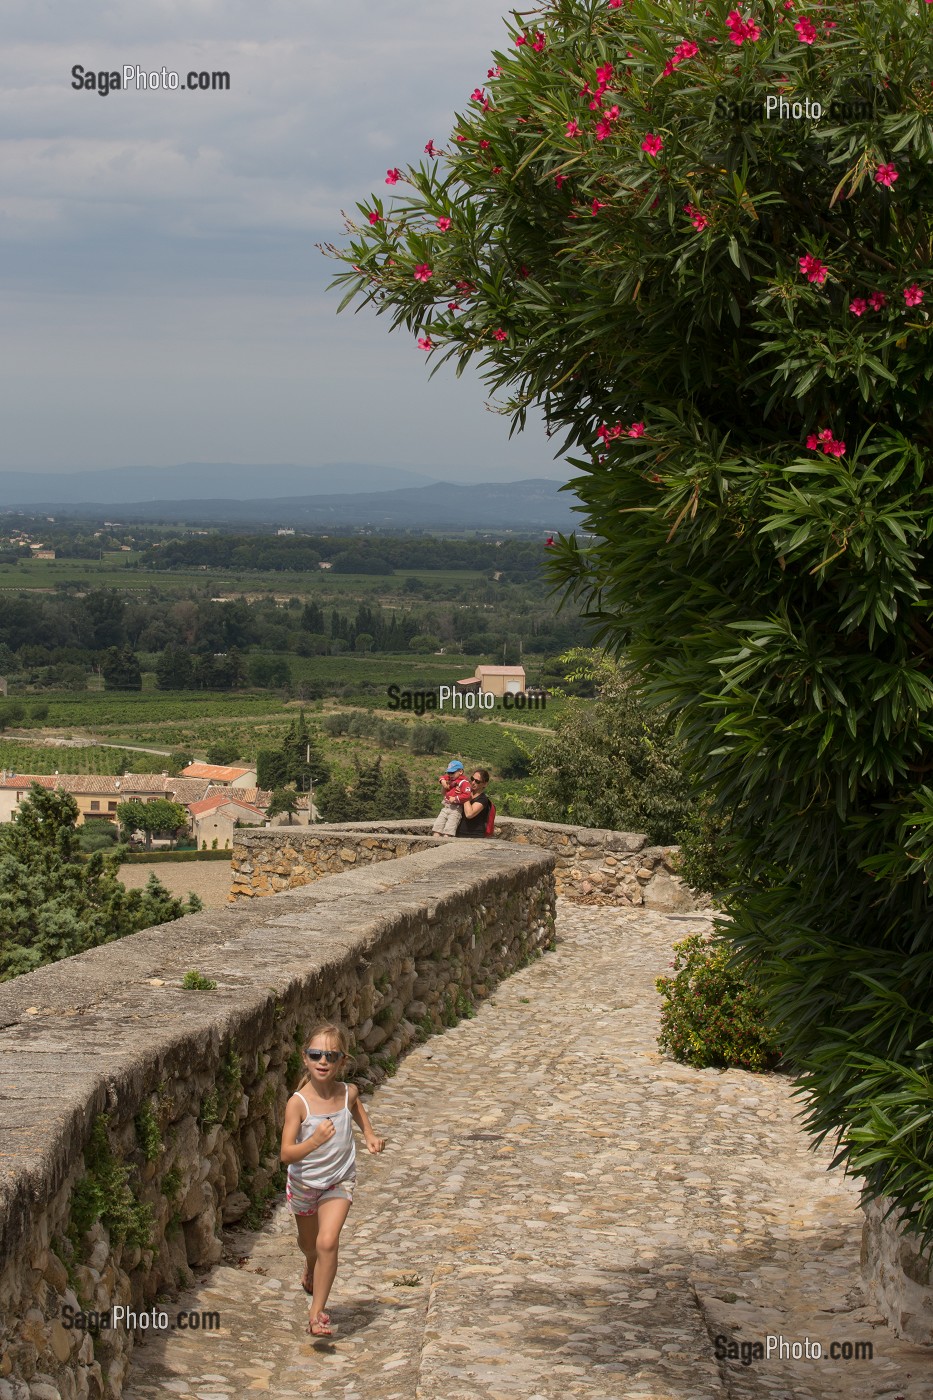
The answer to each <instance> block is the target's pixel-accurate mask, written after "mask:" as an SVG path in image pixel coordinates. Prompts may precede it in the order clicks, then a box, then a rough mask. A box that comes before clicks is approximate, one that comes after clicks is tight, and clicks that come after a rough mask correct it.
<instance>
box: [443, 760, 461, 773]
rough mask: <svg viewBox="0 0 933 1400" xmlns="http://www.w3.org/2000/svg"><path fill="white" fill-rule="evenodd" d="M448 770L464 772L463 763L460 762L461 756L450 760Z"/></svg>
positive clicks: (449, 771)
mask: <svg viewBox="0 0 933 1400" xmlns="http://www.w3.org/2000/svg"><path fill="white" fill-rule="evenodd" d="M447 772H448V773H462V772H463V764H462V763H461V762H460V760H459V758H452V759H451V760H450V762H449V763H448V765H447Z"/></svg>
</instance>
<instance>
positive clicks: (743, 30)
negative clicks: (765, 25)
mask: <svg viewBox="0 0 933 1400" xmlns="http://www.w3.org/2000/svg"><path fill="white" fill-rule="evenodd" d="M726 28H727V29H728V30H729V38H730V39H731V41H732V43H733V44H735V46H736V48H741V47H742V45H743V44H744V43H745V40H746V39H747V40H748V41H749V43H755V41H756V40H758V39H760V38H761V30H760V29H759V27H758V25H757V24H756V23H755V21H754V20H753V19H749V20H745V19H743V18H742V16H741V15H740V14H739V12H738V10H730V11H729V14H728V16H727V18H726Z"/></svg>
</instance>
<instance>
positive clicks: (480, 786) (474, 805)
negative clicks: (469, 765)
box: [457, 768, 492, 837]
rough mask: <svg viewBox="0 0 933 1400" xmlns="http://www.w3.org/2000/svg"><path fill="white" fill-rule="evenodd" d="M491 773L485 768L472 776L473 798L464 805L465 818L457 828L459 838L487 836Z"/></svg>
mask: <svg viewBox="0 0 933 1400" xmlns="http://www.w3.org/2000/svg"><path fill="white" fill-rule="evenodd" d="M488 782H489V773H488V771H487V770H486V769H485V768H474V769H473V770H472V774H471V776H470V788H471V790H472V794H473V795H472V797H468V798H467V800H466V801H465V802H464V804H463V817H462V819H461V821H460V825H459V826H458V827H457V835H458V836H474V837H475V836H485V835H486V823H487V822H488V820H489V808H490V807H491V805H492V804H491V802H490V801H489V798H488V797H487V796H486V784H487V783H488Z"/></svg>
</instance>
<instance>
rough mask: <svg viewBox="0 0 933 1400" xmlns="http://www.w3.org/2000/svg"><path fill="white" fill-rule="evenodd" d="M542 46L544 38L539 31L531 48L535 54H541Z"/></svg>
mask: <svg viewBox="0 0 933 1400" xmlns="http://www.w3.org/2000/svg"><path fill="white" fill-rule="evenodd" d="M544 45H545V38H544V35H543V34H542V33H541V30H540V29H539V30H538V32H537V34H536V35H535V41H534V43H533V44H532V46H531V47H532V48H533V49H534V51H535V53H543V52H544Z"/></svg>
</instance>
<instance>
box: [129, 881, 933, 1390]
mask: <svg viewBox="0 0 933 1400" xmlns="http://www.w3.org/2000/svg"><path fill="white" fill-rule="evenodd" d="M703 925H704V920H703V918H702V917H700V916H693V917H689V918H684V917H682V916H681V917H679V918H675V917H673V916H665V915H660V914H650V913H644V912H640V911H639V912H636V911H624V910H618V909H609V908H587V907H581V906H579V905H571V904H566V903H562V904H561V905H560V907H559V916H558V938H559V942H558V947H557V950H556V952H554V953H550V954H547V955H546V956H545V957H543V958H542V959H541V960H539V961H538V962H536V963H533V964H532V965H531V966H529V967H527V968H525V969H524V970H522V971H521V972H519V973H517V974H515V975H514V976H513V977H511V978H509V979H508V980H507V981H506V982H504V983H502V985H501V986H500V987H499V988H498V989H497V990H496V992H495V993H494V994H493V996H492V997H491V998H490V999H489V1000H488V1001H487V1002H485V1003H484V1004H483V1006H482V1007H481V1008H480V1009H479V1010H478V1012H477V1015H476V1017H475V1018H474V1019H472V1020H468V1021H464V1022H461V1023H460V1024H459V1025H458V1026H456V1027H454V1028H453V1029H452V1030H449V1031H447V1032H445V1033H444V1034H443V1035H439V1036H435V1037H434V1038H432V1039H431V1040H430V1041H428V1042H427V1043H426V1044H425V1045H423V1046H421V1047H419V1048H418V1049H417V1050H415V1051H413V1052H412V1053H411V1054H410V1055H409V1056H408V1057H407V1058H406V1059H405V1060H404V1061H403V1063H402V1065H401V1066H400V1069H399V1072H398V1074H397V1075H396V1076H395V1077H394V1078H393V1079H391V1080H390V1081H389V1082H388V1083H387V1084H385V1085H383V1086H382V1087H381V1088H380V1089H379V1090H378V1091H377V1092H376V1094H375V1096H374V1097H373V1099H372V1100H371V1103H370V1111H371V1115H372V1117H373V1120H374V1124H375V1126H376V1130H377V1131H378V1132H380V1133H382V1134H385V1135H386V1136H388V1137H389V1139H390V1140H389V1144H388V1146H387V1148H386V1151H385V1153H384V1154H383V1155H382V1156H381V1157H378V1158H370V1157H369V1156H368V1155H367V1154H365V1152H364V1153H362V1154H361V1157H360V1171H359V1176H360V1184H359V1189H358V1193H357V1200H356V1203H355V1204H354V1206H353V1209H352V1211H351V1213H350V1218H349V1221H348V1223H347V1226H346V1229H345V1230H344V1237H343V1243H342V1246H341V1263H340V1270H339V1272H338V1275H337V1282H336V1286H335V1289H334V1292H333V1294H332V1295H331V1306H330V1311H331V1314H332V1317H333V1324H334V1337H333V1338H332V1339H327V1340H322V1339H315V1340H312V1339H311V1338H310V1337H309V1336H308V1335H307V1334H306V1333H305V1331H304V1325H305V1321H306V1306H305V1295H304V1294H303V1293H302V1291H301V1289H300V1286H299V1278H300V1274H301V1267H300V1266H301V1259H300V1256H299V1254H298V1251H297V1248H296V1246H295V1244H294V1226H293V1223H292V1221H291V1219H290V1217H289V1216H288V1215H287V1214H286V1212H285V1209H284V1206H283V1205H281V1204H278V1205H277V1206H276V1207H275V1209H274V1211H273V1213H272V1215H271V1218H270V1220H269V1221H268V1223H267V1225H266V1226H265V1228H264V1229H263V1230H262V1231H260V1232H259V1233H258V1234H250V1233H248V1232H243V1231H241V1232H237V1233H235V1234H232V1235H230V1236H229V1237H228V1245H229V1249H228V1257H227V1259H226V1260H225V1262H224V1263H223V1264H222V1265H221V1266H219V1267H218V1268H216V1269H214V1270H213V1271H212V1272H211V1273H210V1274H209V1275H208V1276H207V1277H206V1278H205V1279H204V1280H203V1281H202V1282H201V1283H200V1285H198V1286H196V1287H195V1288H193V1289H191V1290H189V1291H188V1292H187V1293H185V1294H184V1295H183V1296H182V1297H181V1298H180V1299H179V1300H178V1301H177V1303H176V1302H173V1303H172V1304H171V1305H170V1309H171V1311H174V1309H175V1308H176V1307H179V1308H187V1309H198V1310H200V1309H208V1310H211V1309H217V1310H218V1311H219V1312H220V1315H221V1321H222V1331H221V1332H220V1333H218V1334H203V1333H193V1332H189V1333H185V1332H180V1331H176V1332H173V1333H170V1334H166V1335H165V1336H163V1337H151V1338H150V1340H148V1341H147V1342H146V1344H145V1345H144V1346H140V1347H139V1348H138V1349H137V1350H136V1352H135V1353H134V1358H135V1359H134V1365H133V1369H132V1372H131V1375H130V1378H129V1383H128V1386H127V1389H126V1390H125V1392H124V1394H125V1395H127V1396H128V1397H129V1400H150V1397H156V1396H158V1397H160V1398H161V1397H165V1396H171V1395H178V1396H185V1395H190V1396H192V1397H197V1398H198V1400H233V1398H234V1397H240V1396H248V1395H253V1394H256V1395H263V1394H265V1395H269V1396H274V1397H286V1396H288V1397H293V1396H311V1395H313V1396H315V1397H319V1400H480V1397H482V1400H571V1397H573V1398H574V1400H576V1397H579V1398H580V1400H636V1397H637V1400H714V1397H722V1398H723V1400H725V1398H726V1397H728V1398H729V1400H759V1397H761V1398H762V1400H763V1397H773V1400H785V1397H786V1400H810V1397H813V1400H836V1397H839V1400H865V1397H871V1396H877V1397H886V1400H896V1397H898V1396H900V1397H904V1400H930V1397H933V1357H931V1355H930V1353H929V1351H928V1350H927V1349H925V1348H922V1347H918V1346H913V1345H911V1344H909V1343H905V1342H900V1341H898V1339H897V1338H896V1337H895V1336H894V1335H893V1333H891V1332H890V1331H889V1330H888V1329H887V1328H886V1327H885V1326H884V1324H883V1322H882V1320H881V1319H880V1317H879V1316H878V1315H877V1314H876V1313H875V1312H874V1311H873V1310H872V1309H871V1308H869V1307H868V1306H866V1302H865V1298H864V1295H863V1291H862V1287H861V1283H860V1275H859V1245H860V1230H861V1217H860V1213H859V1211H858V1208H857V1206H858V1193H857V1191H856V1189H855V1186H854V1185H853V1184H852V1183H850V1182H847V1181H846V1180H845V1178H844V1177H843V1176H842V1175H841V1174H840V1173H839V1172H831V1173H827V1166H828V1163H829V1160H830V1156H831V1154H830V1152H829V1151H828V1150H827V1149H823V1150H821V1151H820V1152H819V1153H813V1152H812V1151H810V1150H808V1146H807V1140H806V1139H805V1138H804V1136H803V1135H802V1134H801V1132H800V1131H799V1129H798V1127H797V1126H796V1124H795V1119H794V1113H795V1103H794V1100H793V1099H792V1097H791V1088H790V1085H789V1083H788V1082H787V1080H786V1079H785V1078H783V1077H781V1076H776V1075H772V1076H756V1075H752V1074H747V1073H744V1072H741V1071H737V1070H730V1071H728V1072H726V1073H719V1072H718V1071H714V1070H692V1069H688V1068H686V1067H684V1066H681V1065H678V1064H675V1063H673V1062H671V1061H669V1060H665V1059H663V1058H662V1057H661V1056H660V1055H659V1054H658V1052H657V1049H656V1044H655V1037H656V1034H657V1022H658V1005H659V998H658V997H657V995H656V993H655V991H654V978H655V977H656V976H657V975H659V974H661V973H664V972H665V971H666V970H667V966H668V962H669V960H670V948H671V944H672V943H673V942H675V941H677V940H678V939H679V938H682V937H683V936H684V935H685V934H686V933H687V932H688V931H694V930H696V929H697V928H700V927H703ZM768 1334H773V1335H775V1336H782V1337H783V1338H784V1339H785V1341H786V1342H788V1343H791V1344H792V1343H794V1342H800V1343H803V1342H804V1340H805V1338H809V1339H810V1340H811V1342H819V1343H821V1344H822V1346H823V1350H824V1358H823V1359H822V1360H810V1361H808V1360H806V1359H803V1360H799V1361H795V1360H789V1361H787V1360H785V1361H777V1360H774V1359H772V1360H771V1361H761V1360H756V1361H753V1363H752V1364H751V1365H748V1366H745V1365H742V1364H741V1361H735V1362H728V1361H722V1362H719V1361H717V1358H716V1355H715V1342H714V1339H715V1337H716V1336H724V1337H726V1338H728V1340H729V1341H735V1342H736V1343H737V1344H738V1345H739V1346H741V1344H742V1342H748V1343H754V1342H756V1341H759V1340H760V1341H762V1342H763V1341H764V1340H765V1338H766V1336H767V1335H768ZM834 1340H835V1341H837V1342H843V1343H844V1342H870V1343H871V1344H872V1347H873V1350H874V1358H873V1360H871V1361H867V1360H861V1361H856V1360H854V1359H852V1360H847V1361H843V1360H839V1361H836V1362H834V1361H831V1360H829V1359H828V1357H827V1356H826V1355H825V1353H827V1352H828V1350H829V1346H830V1343H831V1342H832V1341H834Z"/></svg>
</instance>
